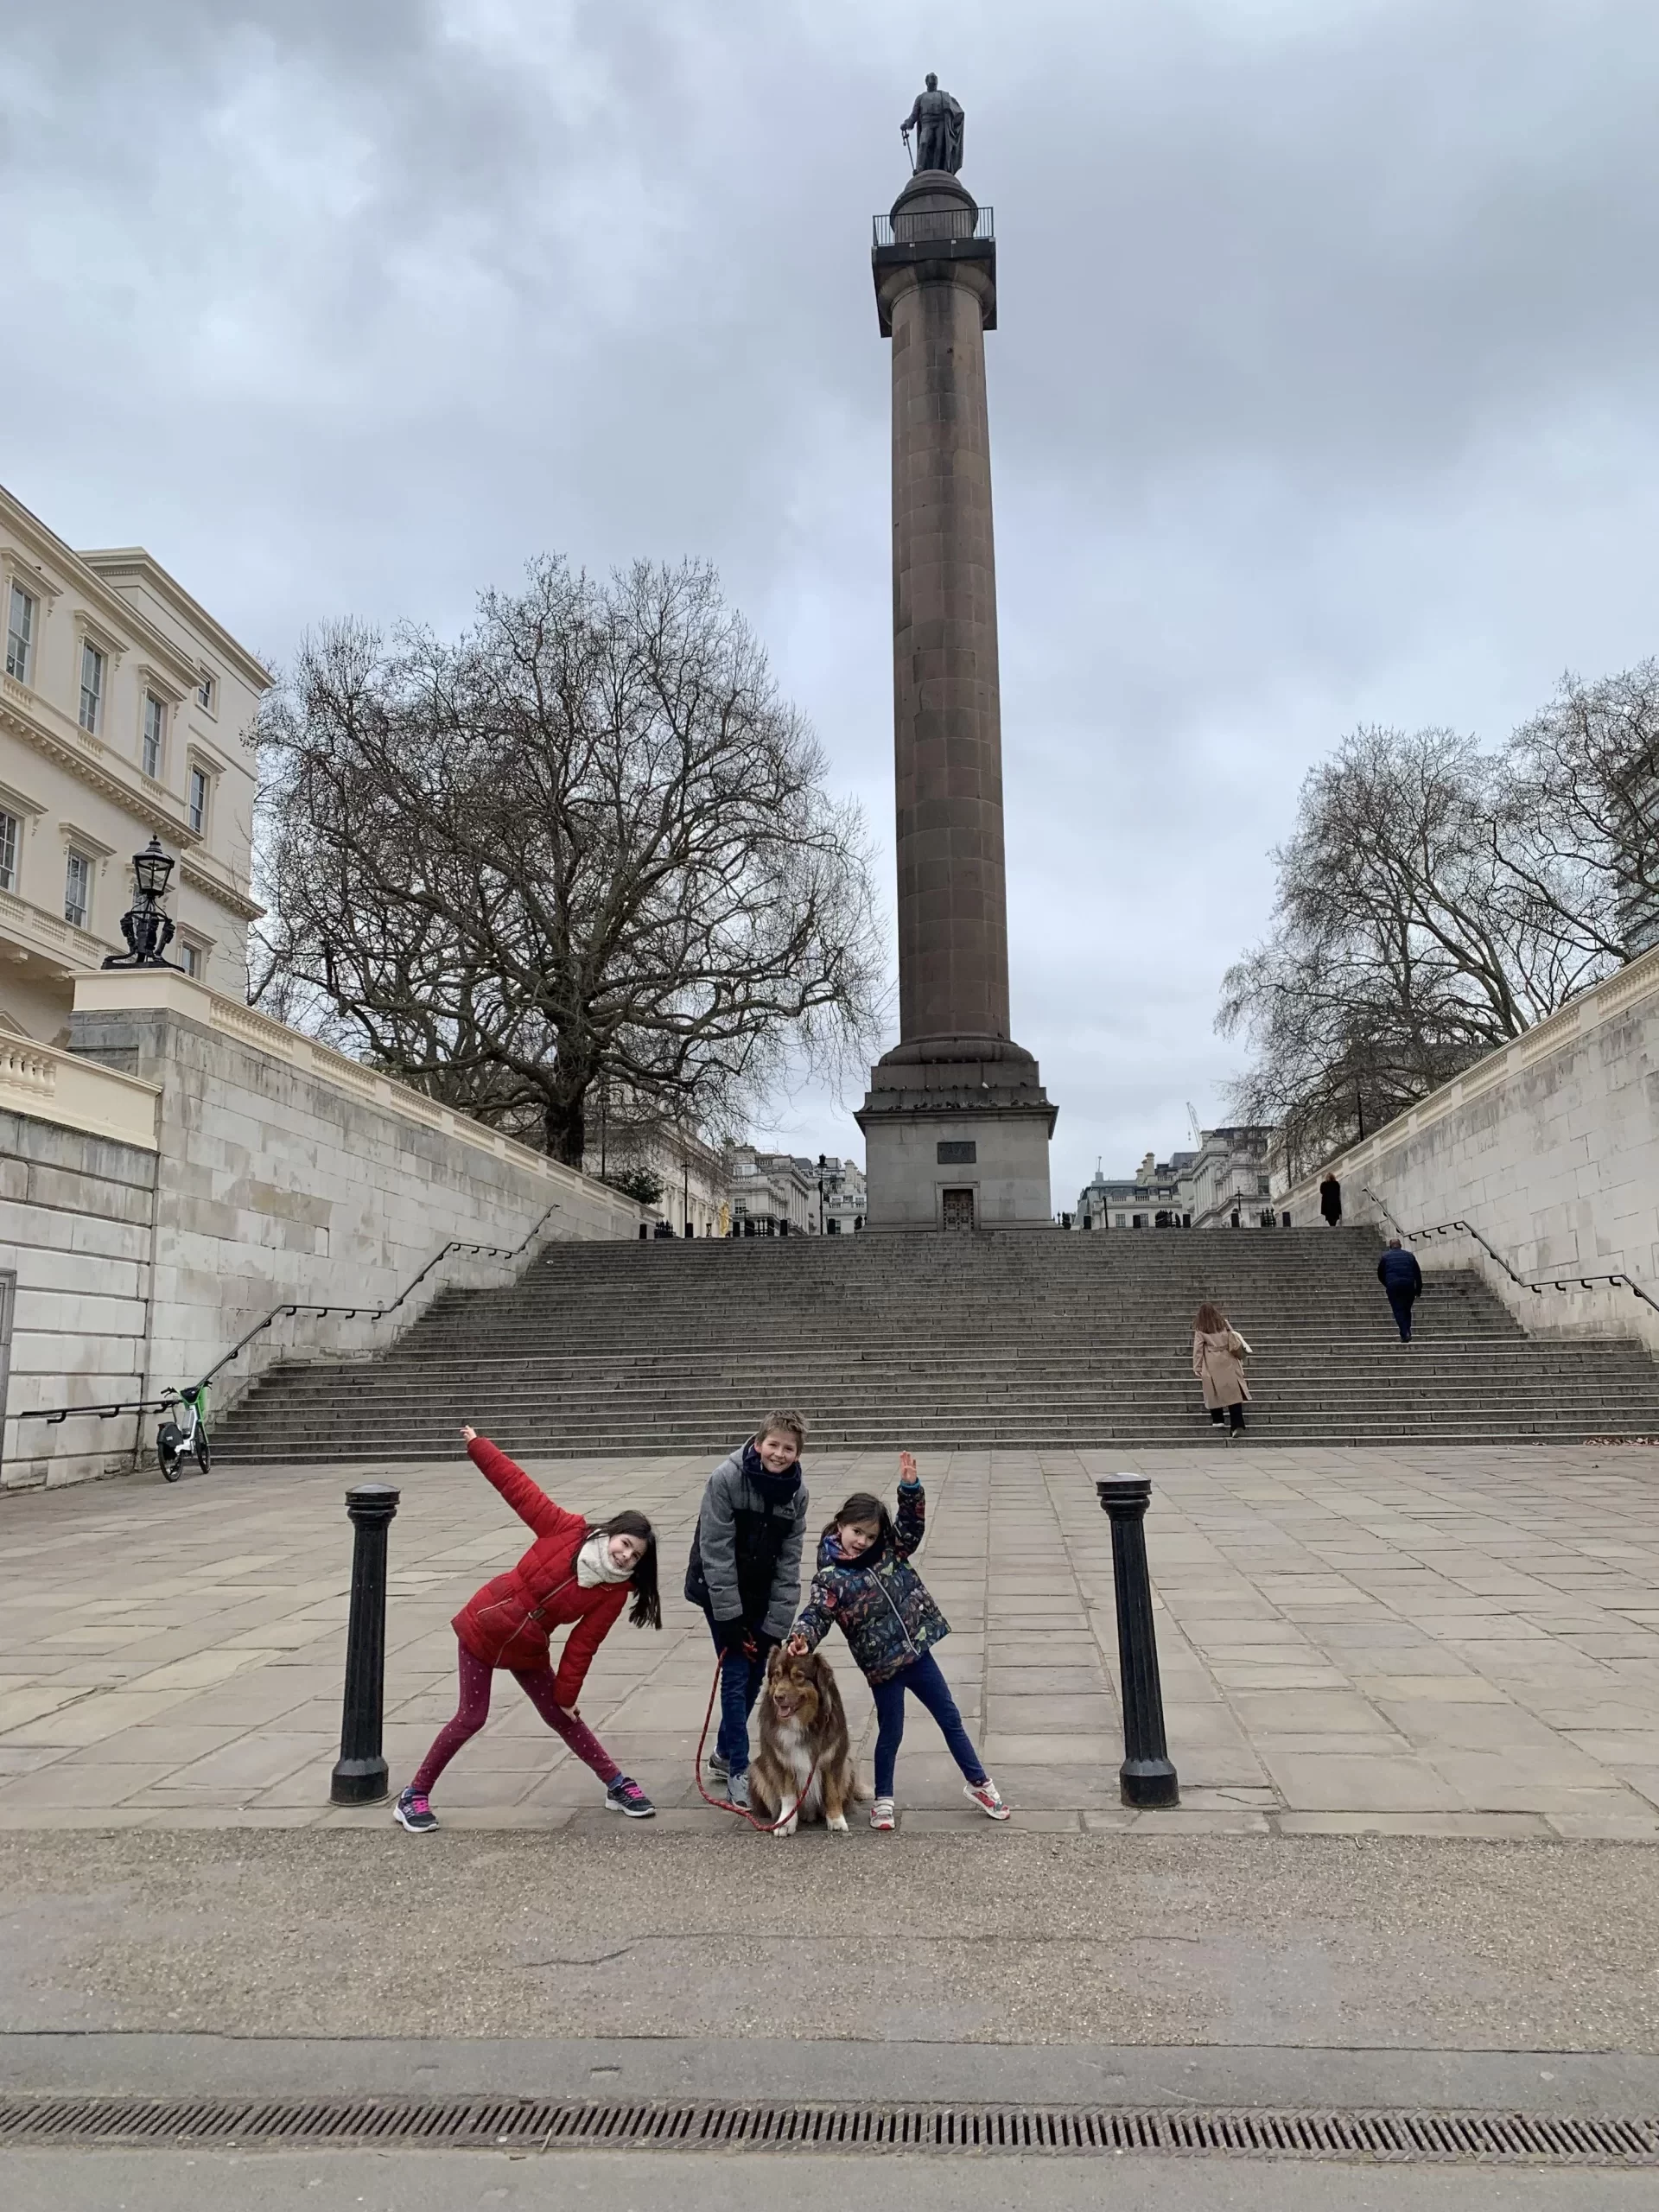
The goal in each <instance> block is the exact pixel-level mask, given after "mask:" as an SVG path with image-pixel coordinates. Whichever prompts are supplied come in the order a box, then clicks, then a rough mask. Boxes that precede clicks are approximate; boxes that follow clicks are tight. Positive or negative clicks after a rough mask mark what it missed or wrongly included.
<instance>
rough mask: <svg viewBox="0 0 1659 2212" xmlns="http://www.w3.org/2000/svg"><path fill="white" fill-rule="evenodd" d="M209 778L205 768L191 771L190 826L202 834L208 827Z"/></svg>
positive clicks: (199, 834) (198, 833) (197, 833)
mask: <svg viewBox="0 0 1659 2212" xmlns="http://www.w3.org/2000/svg"><path fill="white" fill-rule="evenodd" d="M207 793H208V779H207V770H206V769H205V768H192V769H191V771H190V827H191V828H192V829H194V831H195V833H196V835H197V836H201V835H202V834H203V832H204V831H205V830H206V829H207Z"/></svg>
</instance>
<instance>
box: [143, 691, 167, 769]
mask: <svg viewBox="0 0 1659 2212" xmlns="http://www.w3.org/2000/svg"><path fill="white" fill-rule="evenodd" d="M166 734H167V709H166V708H165V707H164V706H163V705H162V702H161V701H160V700H159V699H158V698H157V697H156V694H155V693H154V692H153V691H146V692H145V694H144V773H145V774H146V775H147V776H159V775H160V774H161V772H162V738H163V737H164V736H165V735H166Z"/></svg>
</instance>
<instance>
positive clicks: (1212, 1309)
mask: <svg viewBox="0 0 1659 2212" xmlns="http://www.w3.org/2000/svg"><path fill="white" fill-rule="evenodd" d="M1192 1326H1193V1327H1194V1328H1195V1329H1196V1330H1197V1331H1198V1334H1199V1335H1200V1336H1201V1337H1213V1336H1217V1335H1219V1333H1220V1332H1221V1331H1222V1330H1223V1329H1224V1328H1225V1327H1226V1326H1227V1316H1226V1315H1225V1314H1224V1313H1223V1312H1222V1310H1221V1308H1220V1306H1217V1304H1216V1303H1215V1301H1214V1300H1212V1299H1208V1298H1206V1299H1205V1301H1204V1303H1203V1305H1202V1306H1199V1308H1198V1312H1197V1313H1195V1314H1194V1315H1193V1317H1192Z"/></svg>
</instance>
